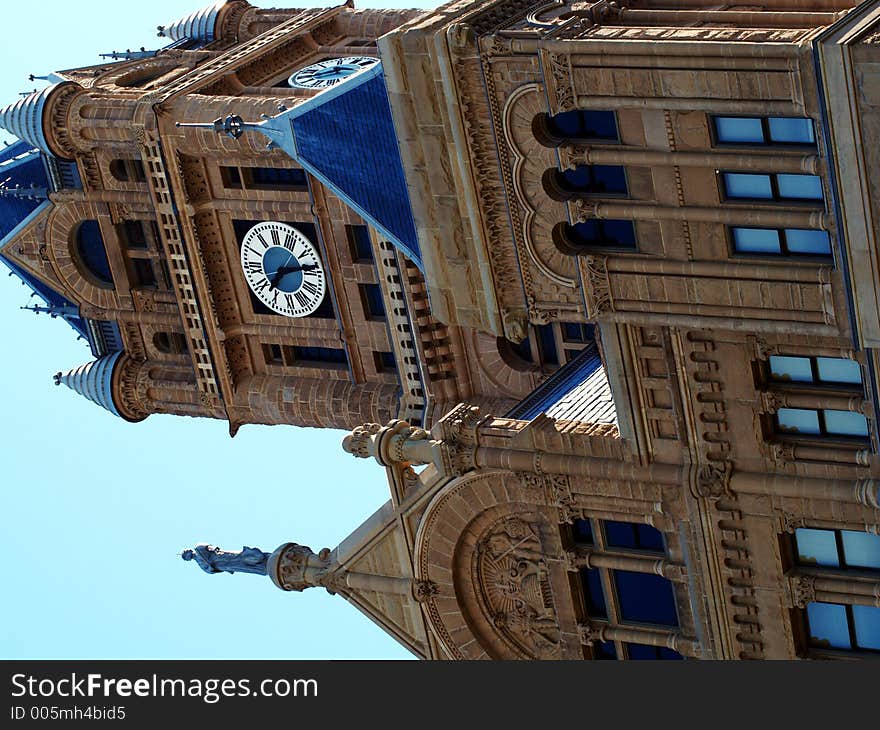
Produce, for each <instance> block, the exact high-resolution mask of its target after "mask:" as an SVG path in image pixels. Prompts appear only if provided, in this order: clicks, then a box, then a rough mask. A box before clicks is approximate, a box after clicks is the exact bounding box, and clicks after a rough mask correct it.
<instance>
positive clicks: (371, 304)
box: [358, 284, 385, 319]
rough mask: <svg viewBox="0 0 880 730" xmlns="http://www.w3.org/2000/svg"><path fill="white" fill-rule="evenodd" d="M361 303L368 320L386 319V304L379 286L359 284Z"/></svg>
mask: <svg viewBox="0 0 880 730" xmlns="http://www.w3.org/2000/svg"><path fill="white" fill-rule="evenodd" d="M358 289H360V293H361V303H362V304H363V307H364V313H365V314H366V316H367V319H385V302H384V301H383V300H382V289H381V288H380V287H379V285H378V284H359V285H358Z"/></svg>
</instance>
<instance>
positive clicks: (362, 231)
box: [345, 226, 373, 263]
mask: <svg viewBox="0 0 880 730" xmlns="http://www.w3.org/2000/svg"><path fill="white" fill-rule="evenodd" d="M345 235H346V236H347V238H348V245H349V248H350V249H351V260H352V261H354V262H356V263H365V262H369V261H372V260H373V247H372V245H371V244H370V231H369V229H368V228H367V227H366V226H346V227H345Z"/></svg>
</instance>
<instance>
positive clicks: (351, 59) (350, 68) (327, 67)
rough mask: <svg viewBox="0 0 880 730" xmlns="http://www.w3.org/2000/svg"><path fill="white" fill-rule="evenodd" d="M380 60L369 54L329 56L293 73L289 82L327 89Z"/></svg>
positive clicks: (293, 84) (310, 87) (292, 84)
mask: <svg viewBox="0 0 880 730" xmlns="http://www.w3.org/2000/svg"><path fill="white" fill-rule="evenodd" d="M378 62H379V59H378V58H370V57H369V56H345V57H344V58H328V59H325V60H324V61H318V62H317V63H313V64H312V65H311V66H306V67H305V68H301V69H300V70H299V71H297V72H296V73H294V74H292V75H291V77H290V78H289V79H288V80H287V83H288V84H289V85H290V86H297V87H299V88H301V89H326V88H327V87H329V86H333V85H334V84H338V83H339V82H340V81H342V80H344V79H347V78H348V77H349V76H351V75H352V74H355V73H357V72H358V71H360V70H362V69H365V68H369V67H370V66H372V65H373V64H376V63H378Z"/></svg>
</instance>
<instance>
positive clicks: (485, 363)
mask: <svg viewBox="0 0 880 730" xmlns="http://www.w3.org/2000/svg"><path fill="white" fill-rule="evenodd" d="M162 32H163V33H164V35H165V36H166V39H167V40H169V41H170V43H169V45H168V46H167V47H166V48H163V49H162V50H159V51H157V52H155V53H147V52H144V53H135V54H125V57H124V58H120V59H114V61H113V62H109V61H108V62H107V63H102V64H99V65H97V66H94V67H89V68H80V69H71V70H67V71H61V72H57V73H56V74H54V75H53V77H52V78H51V79H50V84H49V85H48V86H46V88H45V89H43V90H42V91H39V92H35V93H34V94H32V95H30V96H27V97H25V98H23V99H21V100H19V101H18V102H17V103H15V104H13V105H10V106H9V107H6V108H5V109H3V110H0V126H2V127H4V128H5V129H7V130H9V131H10V132H12V133H13V134H15V135H16V136H17V137H18V138H19V139H20V140H21V142H20V143H18V144H16V145H13V146H11V147H8V148H7V149H6V150H5V152H4V153H3V155H2V156H0V170H3V171H4V172H5V173H6V174H5V175H0V178H2V179H3V180H4V182H3V183H2V190H0V192H2V197H0V206H2V216H0V218H2V225H3V230H2V231H0V233H2V235H3V236H4V238H3V240H2V242H0V256H2V258H3V259H4V261H5V262H7V263H8V264H9V265H10V267H11V268H12V269H13V271H15V272H16V273H17V274H18V275H19V276H20V277H21V278H22V279H24V280H25V281H26V282H28V283H29V284H30V285H31V286H32V287H33V288H34V290H35V291H36V292H37V293H38V294H40V295H41V296H42V298H43V299H44V300H45V308H46V309H49V310H51V311H52V312H53V313H55V314H56V315H59V316H61V317H63V318H65V319H66V320H67V321H68V322H69V323H70V324H71V325H72V326H73V327H74V328H75V329H77V330H78V331H80V332H81V333H82V334H83V335H84V336H86V337H87V338H88V341H89V344H90V346H91V348H92V352H93V355H94V358H95V359H94V361H93V362H91V363H89V364H87V365H84V366H82V367H80V368H77V369H75V370H73V371H70V372H69V373H66V374H59V375H58V376H57V381H58V382H59V383H61V382H63V383H65V384H66V385H68V386H70V387H71V388H72V389H73V390H75V391H76V392H78V393H80V394H82V395H84V396H86V397H88V398H90V399H92V400H94V401H96V402H97V403H98V404H99V405H102V406H103V407H105V408H107V409H108V410H110V411H111V412H112V413H114V414H115V415H118V416H121V417H122V418H125V419H127V420H129V421H138V420H141V419H143V418H146V417H147V416H148V415H149V414H151V413H172V414H179V415H190V416H204V417H213V418H223V419H226V420H228V422H229V425H230V432H231V433H232V434H234V433H235V431H236V429H238V428H239V427H240V426H241V425H243V424H247V423H268V424H277V423H286V424H294V425H303V426H321V427H335V428H345V429H348V430H350V431H351V435H350V436H348V437H347V438H346V440H345V449H346V450H347V451H349V452H351V453H353V454H355V455H356V456H361V457H374V458H376V459H377V460H378V461H379V463H380V464H381V465H382V466H383V467H384V468H385V469H386V470H387V474H388V478H389V484H390V488H391V500H390V501H389V502H388V503H387V504H386V505H385V506H384V507H383V508H382V509H380V510H379V512H377V513H376V514H375V515H373V516H372V517H371V518H370V519H368V520H367V521H366V522H365V523H364V524H363V525H361V526H360V527H359V528H358V529H356V530H355V531H354V532H353V533H352V535H351V536H350V537H349V538H348V539H347V540H346V541H344V542H343V543H342V544H341V545H340V546H338V547H337V548H336V549H335V550H332V551H330V550H325V551H321V552H319V553H317V554H316V553H314V552H312V551H311V550H309V549H308V548H304V547H303V546H300V545H296V544H295V543H289V544H287V545H284V546H281V547H280V548H279V549H278V550H277V551H275V553H273V554H272V555H271V557H267V558H266V557H264V558H263V559H262V560H263V562H262V563H261V564H260V566H259V570H257V569H254V570H250V571H249V572H261V571H262V572H266V573H268V574H269V575H270V577H271V578H272V579H273V580H274V581H275V582H276V584H278V585H279V587H281V588H284V589H286V590H302V589H303V588H306V587H308V586H315V585H318V586H324V587H326V588H328V589H329V590H331V591H333V592H336V593H341V594H342V595H343V596H345V597H346V598H347V599H348V600H350V601H351V602H352V603H353V604H355V605H356V606H358V607H359V608H360V609H361V610H363V611H364V612H366V613H367V614H368V615H370V616H371V617H372V618H373V619H374V620H375V621H377V622H378V623H379V624H380V625H381V626H383V627H384V628H385V629H386V630H387V631H388V632H389V633H391V634H392V635H394V636H395V637H396V638H397V639H398V640H399V641H401V642H402V643H404V644H405V645H406V646H408V647H409V648H410V649H411V650H412V651H413V652H414V653H416V654H417V655H419V656H422V657H425V658H593V659H637V658H657V659H667V658H668V659H676V658H681V657H687V658H705V659H709V658H724V659H762V658H767V659H770V658H794V657H804V658H855V657H859V658H870V657H873V658H876V657H877V656H880V535H878V532H880V530H878V525H880V495H878V484H880V482H878V481H877V479H878V478H880V461H878V458H877V448H878V431H877V422H876V404H877V386H876V380H877V378H876V372H877V366H878V362H877V354H876V353H877V348H878V345H880V297H878V285H877V273H876V272H877V271H878V269H880V250H878V245H877V240H878V233H880V229H878V223H877V220H878V211H877V201H878V199H880V198H878V186H880V172H878V171H880V164H878V163H880V160H878V155H880V153H878V151H877V150H876V149H875V147H876V145H873V144H871V143H870V141H869V140H873V139H875V138H876V137H877V136H878V132H880V70H878V69H880V2H878V1H877V0H868V1H867V2H863V3H861V4H859V5H855V4H854V3H853V2H850V1H849V0H775V1H774V0H765V1H764V2H761V3H756V4H750V5H745V4H743V5H735V4H721V3H717V2H714V1H713V0H665V1H663V0H640V1H632V2H626V1H624V0H620V1H617V2H606V1H605V0H600V1H598V2H572V3H564V2H553V1H551V2H533V3H529V2H526V1H524V0H494V1H492V0H490V1H488V2H476V1H473V0H460V1H459V2H452V3H450V4H448V5H445V6H443V7H441V8H439V9H437V10H436V11H428V12H422V11H378V10H357V9H354V8H352V7H350V6H349V5H343V6H338V7H334V8H328V9H319V10H260V9H256V8H254V7H251V6H250V5H249V4H248V3H247V2H245V1H244V0H229V1H228V2H218V3H216V4H215V5H213V6H211V7H208V8H205V9H203V10H200V11H196V12H194V13H192V14H191V15H189V16H187V17H185V18H183V19H181V20H180V21H176V22H175V23H173V24H171V25H169V26H166V27H164V28H163V30H162ZM340 458H345V457H343V456H340ZM422 466H423V467H424V468H421V467H422ZM257 552H258V553H259V552H260V551H257ZM199 555H200V556H201V557H199V558H198V559H200V560H202V563H200V564H201V565H202V567H203V568H205V569H206V570H208V571H209V572H217V570H222V569H223V568H220V567H217V566H219V565H221V564H222V561H223V560H226V558H225V557H223V556H222V555H221V554H220V553H216V552H215V553H210V554H209V553H205V554H204V555H207V558H206V557H204V555H201V554H199ZM212 555H214V556H220V557H219V558H216V560H218V561H219V562H217V563H216V565H215V564H214V563H211V562H210V561H211V560H215V558H214V557H212ZM247 555H248V556H252V554H251V553H247ZM263 555H264V556H265V555H266V554H263ZM236 559H238V558H235V557H230V558H229V561H231V562H228V563H226V565H227V566H228V565H235V564H236V563H235V560H236ZM240 559H241V560H245V557H241V558H240ZM247 559H248V560H250V559H251V557H247ZM253 559H254V560H257V562H258V563H259V560H260V558H259V557H257V558H253ZM206 560H207V561H208V562H205V561H206ZM248 565H251V563H248ZM242 589H243V590H244V589H246V587H245V586H243V588H242Z"/></svg>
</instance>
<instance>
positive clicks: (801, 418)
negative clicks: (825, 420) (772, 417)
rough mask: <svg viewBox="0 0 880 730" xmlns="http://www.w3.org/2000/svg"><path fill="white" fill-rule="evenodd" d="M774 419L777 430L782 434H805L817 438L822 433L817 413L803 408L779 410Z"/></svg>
mask: <svg viewBox="0 0 880 730" xmlns="http://www.w3.org/2000/svg"><path fill="white" fill-rule="evenodd" d="M776 419H777V423H778V425H779V430H780V431H781V432H783V433H798V434H807V435H809V436H819V435H821V433H822V430H821V428H820V426H819V413H818V411H812V410H807V409H804V408H780V409H779V412H778V413H777V414H776Z"/></svg>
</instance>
